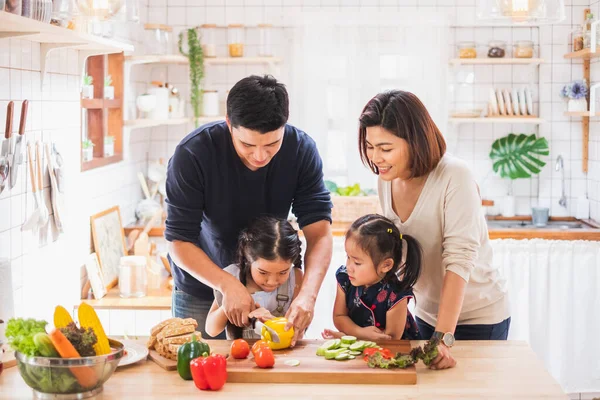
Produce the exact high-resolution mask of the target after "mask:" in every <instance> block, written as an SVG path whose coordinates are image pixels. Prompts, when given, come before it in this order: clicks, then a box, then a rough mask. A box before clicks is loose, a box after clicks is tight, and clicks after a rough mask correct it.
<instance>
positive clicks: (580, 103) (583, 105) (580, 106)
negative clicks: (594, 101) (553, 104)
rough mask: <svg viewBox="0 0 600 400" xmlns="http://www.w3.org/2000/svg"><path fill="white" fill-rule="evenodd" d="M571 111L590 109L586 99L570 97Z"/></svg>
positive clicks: (569, 109) (569, 108)
mask: <svg viewBox="0 0 600 400" xmlns="http://www.w3.org/2000/svg"><path fill="white" fill-rule="evenodd" d="M567 108H568V111H569V112H584V111H587V110H588V104H587V100H586V99H570V100H569V103H568V105H567Z"/></svg>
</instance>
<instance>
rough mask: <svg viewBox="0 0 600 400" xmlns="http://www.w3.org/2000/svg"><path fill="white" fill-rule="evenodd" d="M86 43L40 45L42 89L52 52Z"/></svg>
mask: <svg viewBox="0 0 600 400" xmlns="http://www.w3.org/2000/svg"><path fill="white" fill-rule="evenodd" d="M81 44H84V43H40V67H41V69H42V77H41V85H42V86H41V88H42V89H43V87H44V79H45V78H46V72H47V71H46V70H47V68H48V55H49V54H50V52H52V51H54V50H57V49H64V48H69V47H76V46H79V45H81Z"/></svg>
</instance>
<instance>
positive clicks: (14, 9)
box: [4, 0, 22, 15]
mask: <svg viewBox="0 0 600 400" xmlns="http://www.w3.org/2000/svg"><path fill="white" fill-rule="evenodd" d="M4 11H6V12H9V13H11V14H16V15H21V11H22V3H21V0H6V4H5V5H4Z"/></svg>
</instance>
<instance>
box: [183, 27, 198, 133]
mask: <svg viewBox="0 0 600 400" xmlns="http://www.w3.org/2000/svg"><path fill="white" fill-rule="evenodd" d="M199 31H200V29H199V28H198V27H196V28H190V29H187V30H185V31H183V32H181V33H180V34H179V43H178V44H179V52H180V53H181V54H183V55H184V56H185V57H187V58H188V59H189V64H190V83H191V88H190V103H191V104H192V110H193V112H194V123H195V125H196V127H198V118H199V117H200V110H201V109H202V107H201V106H202V87H201V84H202V78H204V52H203V51H202V46H201V45H200V33H199ZM184 38H185V39H186V40H185V44H187V52H186V51H185V49H184Z"/></svg>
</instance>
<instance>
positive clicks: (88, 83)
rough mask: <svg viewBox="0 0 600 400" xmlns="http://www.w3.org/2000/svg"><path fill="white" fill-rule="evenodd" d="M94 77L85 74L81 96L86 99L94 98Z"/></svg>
mask: <svg viewBox="0 0 600 400" xmlns="http://www.w3.org/2000/svg"><path fill="white" fill-rule="evenodd" d="M93 83H94V78H92V77H91V76H89V75H88V74H85V76H84V77H83V85H82V86H81V97H82V98H84V99H93V98H94V85H93Z"/></svg>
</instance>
